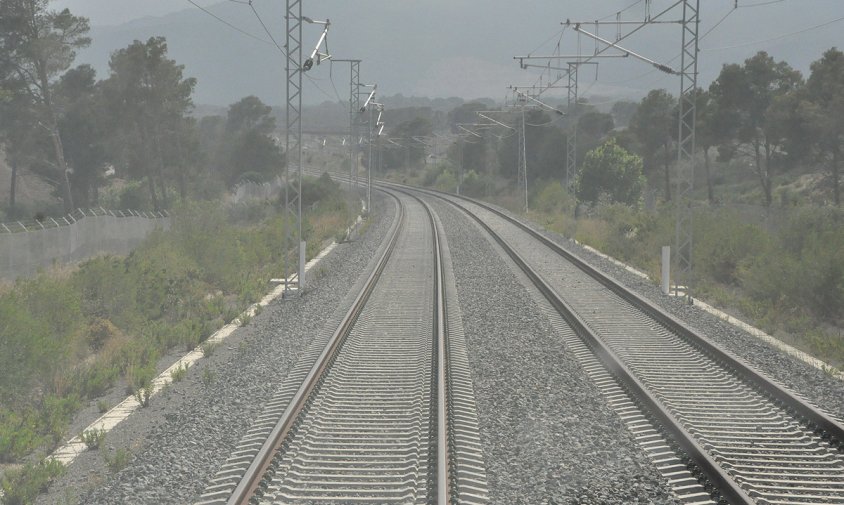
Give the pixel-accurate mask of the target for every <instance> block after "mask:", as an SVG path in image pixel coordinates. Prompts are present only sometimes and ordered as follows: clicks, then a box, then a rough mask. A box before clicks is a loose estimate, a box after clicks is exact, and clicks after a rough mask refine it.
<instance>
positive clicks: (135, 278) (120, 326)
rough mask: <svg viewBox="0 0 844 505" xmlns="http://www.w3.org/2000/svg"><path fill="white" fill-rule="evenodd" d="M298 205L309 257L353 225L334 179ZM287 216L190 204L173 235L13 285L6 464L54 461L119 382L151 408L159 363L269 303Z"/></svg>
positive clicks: (0, 425) (3, 420)
mask: <svg viewBox="0 0 844 505" xmlns="http://www.w3.org/2000/svg"><path fill="white" fill-rule="evenodd" d="M302 198H303V205H304V208H305V209H306V213H305V216H304V224H303V236H304V238H305V240H307V241H308V244H309V246H311V247H309V251H314V250H315V248H318V246H319V245H320V244H322V243H323V242H324V241H325V240H326V239H328V238H331V237H333V236H334V235H335V234H336V233H338V232H340V231H341V230H344V229H345V228H346V227H347V226H348V225H349V224H350V223H351V212H349V209H350V208H351V207H350V205H349V203H348V201H347V200H346V196H345V195H344V193H343V192H342V191H341V190H340V187H339V185H337V184H336V183H333V182H332V181H331V180H330V179H326V178H320V179H312V178H308V179H306V180H305V181H303V195H302ZM280 210H281V207H280V205H279V203H278V202H268V203H265V204H262V205H260V206H255V207H254V208H249V209H242V208H237V209H227V208H225V207H223V206H221V205H220V204H219V202H189V203H187V204H183V205H181V206H180V207H178V208H176V209H173V210H172V212H171V214H172V216H173V218H172V222H171V229H170V230H169V231H157V232H154V233H152V234H151V235H150V236H149V237H148V238H147V239H146V240H145V241H144V242H143V243H142V244H141V245H140V246H139V247H138V248H136V249H135V250H134V251H133V252H132V253H131V254H129V255H128V256H126V257H115V256H105V257H98V258H95V259H92V260H90V261H87V262H84V263H83V264H81V265H80V266H79V267H78V268H66V269H62V270H60V271H58V272H57V273H42V274H40V275H38V276H37V277H35V278H32V279H24V280H20V281H18V282H16V283H14V284H11V285H6V286H5V287H4V289H3V290H2V291H0V322H2V323H0V349H2V350H3V352H0V370H2V371H3V373H0V463H14V462H19V461H21V459H22V458H23V457H24V456H26V455H28V454H31V453H32V452H33V451H34V450H35V449H36V448H43V449H45V450H47V451H50V450H52V448H53V447H55V446H56V444H57V443H59V442H60V441H61V440H62V437H63V436H64V435H65V430H66V429H67V426H68V425H69V422H70V419H71V417H72V415H73V414H74V413H75V412H76V411H77V410H78V409H79V408H81V406H82V405H83V404H84V403H85V402H84V401H85V400H87V399H93V398H97V397H100V396H102V395H103V394H104V393H106V392H107V391H108V390H109V389H110V388H112V387H113V386H115V385H116V384H118V383H119V382H120V381H121V380H125V382H126V391H127V394H136V393H139V401H141V403H142V404H145V403H148V392H149V389H148V385H149V383H150V381H151V380H152V379H153V378H154V376H155V372H156V363H157V361H158V360H159V358H160V357H161V356H163V355H164V354H166V353H167V352H168V351H169V350H171V349H173V348H177V347H182V348H185V349H188V350H191V349H194V348H195V347H196V346H198V345H199V344H200V343H201V342H204V341H205V340H206V339H207V338H208V337H209V336H210V335H211V334H212V333H213V331H214V330H215V329H216V328H219V327H220V326H222V325H223V324H225V322H227V321H231V320H232V319H234V318H235V317H236V316H237V315H238V314H239V313H241V312H242V311H243V310H244V309H246V308H247V307H248V306H249V305H250V304H252V303H254V302H256V301H258V300H259V299H260V298H261V297H262V296H263V294H264V293H265V292H266V290H267V285H268V282H269V279H270V278H272V277H273V276H275V275H277V274H278V272H279V271H280V270H281V264H282V254H283V251H282V250H281V247H280V245H281V244H283V242H284V236H285V232H284V222H283V220H282V218H281V217H280V215H281V212H280ZM212 352H213V351H212ZM98 407H99V406H98ZM99 408H100V409H101V410H103V408H104V407H99Z"/></svg>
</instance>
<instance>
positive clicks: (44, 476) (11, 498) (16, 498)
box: [0, 460, 65, 505]
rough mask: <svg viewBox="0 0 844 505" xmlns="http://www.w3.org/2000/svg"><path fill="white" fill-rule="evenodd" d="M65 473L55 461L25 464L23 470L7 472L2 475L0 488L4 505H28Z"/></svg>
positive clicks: (62, 467) (61, 466)
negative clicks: (0, 488)
mask: <svg viewBox="0 0 844 505" xmlns="http://www.w3.org/2000/svg"><path fill="white" fill-rule="evenodd" d="M64 471H65V468H64V466H63V465H62V464H61V463H59V462H58V461H55V460H46V461H42V462H40V463H37V464H31V463H29V464H27V465H26V466H24V467H23V468H20V469H16V470H9V471H7V472H6V473H5V474H4V475H3V479H2V481H0V487H2V489H3V493H4V494H5V496H3V503H4V504H5V505H29V504H31V503H33V502H34V501H35V498H36V497H37V496H38V494H40V493H42V492H44V491H46V490H47V487H48V486H49V485H50V482H52V481H53V480H54V479H55V478H56V477H59V476H61V475H62V474H63V473H64Z"/></svg>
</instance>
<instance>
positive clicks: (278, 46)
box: [231, 0, 287, 54]
mask: <svg viewBox="0 0 844 505" xmlns="http://www.w3.org/2000/svg"><path fill="white" fill-rule="evenodd" d="M231 1H233V2H234V1H235V0H231ZM235 3H246V5H248V6H249V8H250V9H252V13H253V14H255V17H256V18H258V22H259V23H261V27H262V28H263V29H264V32H266V34H267V36H268V37H269V38H270V40H272V41H273V44H275V47H276V48H278V50H279V51H280V52H281V54H287V53H285V52H284V49H282V48H281V46H280V45H278V42H276V40H275V37H273V34H272V33H270V30H269V28H267V25H266V24H264V20H263V19H261V15H260V14H258V11H256V10H255V6H254V5H252V0H248V2H243V0H240V1H237V2H235Z"/></svg>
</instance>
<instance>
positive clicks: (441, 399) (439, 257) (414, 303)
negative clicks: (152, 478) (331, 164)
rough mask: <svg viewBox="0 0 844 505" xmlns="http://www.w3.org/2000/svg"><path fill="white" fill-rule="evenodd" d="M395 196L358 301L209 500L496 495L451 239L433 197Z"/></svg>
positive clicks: (473, 498)
mask: <svg viewBox="0 0 844 505" xmlns="http://www.w3.org/2000/svg"><path fill="white" fill-rule="evenodd" d="M391 194H392V195H393V197H394V200H395V201H396V203H397V206H398V217H397V220H396V222H395V223H394V225H393V229H392V230H391V233H390V234H389V239H388V243H387V246H386V247H385V248H384V250H383V253H382V254H381V256H380V258H379V259H378V261H377V265H376V266H375V268H374V269H373V271H372V273H371V275H370V276H369V277H368V279H367V280H366V282H364V283H363V286H362V289H361V290H360V293H359V294H358V295H357V297H356V299H355V300H354V302H353V303H352V306H351V308H350V309H349V311H348V312H347V313H346V315H345V317H343V318H342V320H341V321H340V323H339V325H338V326H337V330H336V331H335V332H334V333H333V334H332V335H331V337H330V338H329V339H328V341H327V342H325V343H324V346H323V344H322V343H319V345H317V346H316V347H317V348H318V349H319V348H321V351H320V352H319V356H317V357H315V358H314V359H313V360H309V359H305V360H304V361H306V362H307V361H312V362H313V365H311V366H310V368H309V370H308V371H307V372H306V373H305V372H304V369H302V370H300V371H299V372H298V373H297V372H296V371H294V372H293V373H291V377H290V378H289V380H288V382H289V385H288V387H287V388H285V389H283V390H282V391H281V392H280V393H279V397H278V398H277V399H276V400H274V401H273V402H271V404H270V405H268V406H267V410H266V411H265V413H264V415H262V416H261V418H259V419H258V420H257V421H256V423H255V425H254V426H253V427H252V429H251V430H250V432H249V433H248V434H247V435H246V436H245V437H244V439H243V440H242V442H241V444H240V446H239V447H238V449H237V450H236V451H235V452H234V453H233V454H232V456H231V457H230V458H229V460H228V461H227V462H226V463H225V464H224V465H223V466H222V468H221V469H220V471H219V472H218V474H217V476H216V477H215V478H214V479H213V480H212V481H211V483H210V485H209V486H208V488H207V489H206V491H205V493H204V494H203V495H202V497H200V499H199V501H198V502H197V503H201V504H211V503H219V504H222V503H226V504H236V503H237V504H240V503H350V502H354V503H420V504H421V503H442V504H447V503H456V502H457V501H459V502H460V503H486V502H487V501H488V497H487V490H486V477H485V474H484V463H483V456H482V452H481V449H480V443H479V436H478V427H477V415H476V413H475V409H474V394H473V392H472V388H471V382H470V379H469V374H468V360H467V357H466V351H465V343H464V342H463V336H462V333H461V330H460V325H459V324H454V325H452V324H450V321H451V320H457V319H456V316H459V312H458V311H459V308H458V307H457V304H456V301H455V302H452V300H454V297H455V294H454V293H455V291H454V287H453V279H451V278H450V274H449V272H450V270H449V268H447V266H448V267H450V260H449V259H448V253H447V245H446V244H445V241H444V239H443V238H442V235H441V233H440V225H439V223H438V219H437V218H436V216H435V215H434V213H433V212H432V210H431V209H430V207H429V206H428V205H427V204H426V203H424V202H423V201H422V200H420V199H418V198H416V197H413V196H410V195H408V194H404V193H396V192H391ZM313 354H316V352H314V353H313ZM294 390H295V392H294Z"/></svg>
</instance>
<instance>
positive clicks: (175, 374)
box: [170, 363, 190, 382]
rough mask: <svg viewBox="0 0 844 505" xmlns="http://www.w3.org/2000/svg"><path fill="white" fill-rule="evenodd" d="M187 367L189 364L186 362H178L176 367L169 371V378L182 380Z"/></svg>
mask: <svg viewBox="0 0 844 505" xmlns="http://www.w3.org/2000/svg"><path fill="white" fill-rule="evenodd" d="M188 368H190V365H188V364H187V363H180V364H179V366H178V367H176V368H175V369H173V370H171V371H170V379H171V380H172V381H173V382H182V380H184V378H185V377H187V375H188Z"/></svg>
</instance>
